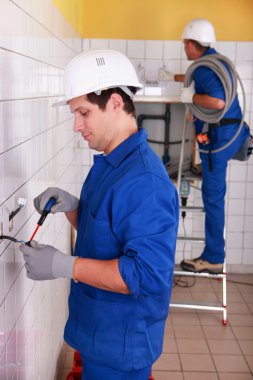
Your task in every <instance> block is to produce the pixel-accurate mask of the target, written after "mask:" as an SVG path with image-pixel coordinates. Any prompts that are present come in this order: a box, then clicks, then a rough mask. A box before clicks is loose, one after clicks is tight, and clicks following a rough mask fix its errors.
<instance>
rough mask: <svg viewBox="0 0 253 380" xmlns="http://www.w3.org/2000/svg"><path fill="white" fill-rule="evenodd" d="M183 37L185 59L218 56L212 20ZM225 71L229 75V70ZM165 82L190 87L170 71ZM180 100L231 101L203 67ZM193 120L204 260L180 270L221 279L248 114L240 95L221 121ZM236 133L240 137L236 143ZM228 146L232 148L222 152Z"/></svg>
mask: <svg viewBox="0 0 253 380" xmlns="http://www.w3.org/2000/svg"><path fill="white" fill-rule="evenodd" d="M182 38H183V43H184V50H185V53H186V56H187V58H188V59H189V60H190V61H196V62H198V60H199V59H203V58H205V57H207V56H209V57H210V56H211V55H213V54H217V52H216V51H215V49H213V48H211V44H212V43H214V42H215V41H216V38H215V31H214V27H213V25H212V24H211V23H210V22H209V21H208V20H205V19H195V20H192V21H191V22H189V23H188V24H187V25H186V27H185V29H184V31H183V35H182ZM224 58H226V57H224ZM221 65H224V63H221ZM225 67H226V70H227V71H228V72H229V76H230V77H231V71H230V69H229V68H228V67H227V65H226V64H225ZM222 68H223V70H224V66H223V67H222ZM160 78H161V79H167V80H173V79H174V80H175V81H177V82H185V75H173V74H172V73H169V72H166V71H163V72H160ZM229 79H230V78H229ZM231 87H232V86H231ZM181 101H182V103H186V104H187V105H188V106H189V107H190V108H191V105H192V104H193V105H195V106H197V107H201V108H203V109H206V110H207V112H210V111H211V112H219V111H220V110H224V109H225V107H226V96H225V90H224V87H223V83H222V81H221V80H220V78H219V76H218V75H217V74H216V73H215V72H214V71H213V70H212V69H210V68H209V67H207V66H205V65H204V64H203V65H200V66H198V67H197V68H196V69H195V71H194V73H193V81H192V83H191V85H190V86H188V87H184V88H183V89H182V91H181ZM192 116H193V121H194V125H195V133H196V138H197V141H198V145H199V149H200V158H201V161H202V198H203V203H204V209H205V247H204V250H203V252H202V254H201V256H200V257H198V258H195V259H192V260H183V261H182V262H181V264H180V265H181V268H182V269H183V270H187V271H192V272H207V273H211V274H219V273H222V272H223V263H224V259H225V241H224V225H225V194H226V170H227V163H228V161H229V160H230V159H231V158H236V159H240V160H245V159H247V158H248V154H249V148H248V147H249V145H250V143H251V139H250V133H249V128H248V126H247V124H246V123H243V121H242V120H243V115H242V111H241V108H240V105H239V101H238V96H237V94H236V93H235V96H234V99H233V102H232V104H231V106H230V107H229V108H228V109H227V110H226V112H225V113H224V115H223V117H222V119H221V120H219V122H217V123H204V121H203V120H201V119H199V118H196V117H195V115H194V114H193V115H192ZM240 127H241V128H240ZM239 129H240V131H239ZM237 131H238V136H237V137H236V138H235V139H233V136H235V135H236V133H237ZM232 140H233V141H232ZM225 145H226V146H227V147H226V149H223V147H224V146H225ZM216 151H217V152H216ZM212 153H214V154H212ZM238 156H240V157H238Z"/></svg>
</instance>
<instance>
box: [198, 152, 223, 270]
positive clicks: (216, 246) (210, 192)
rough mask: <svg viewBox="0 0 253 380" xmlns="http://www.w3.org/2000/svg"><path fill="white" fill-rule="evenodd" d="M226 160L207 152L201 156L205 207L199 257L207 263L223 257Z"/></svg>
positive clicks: (217, 261)
mask: <svg viewBox="0 0 253 380" xmlns="http://www.w3.org/2000/svg"><path fill="white" fill-rule="evenodd" d="M226 171H227V160H226V159H224V158H223V159H220V156H219V155H215V154H213V155H212V170H210V167H209V159H208V154H205V155H203V157H202V199H203V203H204V208H205V248H204V251H203V253H202V255H201V258H202V259H204V260H207V261H208V262H209V263H214V264H218V263H223V262H224V257H225V250H224V247H225V242H224V224H225V195H226Z"/></svg>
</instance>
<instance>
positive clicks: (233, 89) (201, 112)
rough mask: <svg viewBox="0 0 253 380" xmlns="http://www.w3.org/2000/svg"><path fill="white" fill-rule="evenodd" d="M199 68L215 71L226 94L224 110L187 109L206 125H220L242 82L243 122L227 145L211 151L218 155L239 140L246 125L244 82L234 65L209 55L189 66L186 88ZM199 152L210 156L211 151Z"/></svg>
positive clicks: (201, 150) (222, 57) (196, 107)
mask: <svg viewBox="0 0 253 380" xmlns="http://www.w3.org/2000/svg"><path fill="white" fill-rule="evenodd" d="M222 62H224V63H225V64H226V65H227V67H228V68H229V70H230V74H231V75H229V72H228V70H227V69H226V67H225V66H224V64H223V63H222ZM199 66H206V67H208V68H209V69H211V70H213V71H214V72H215V74H216V75H217V76H218V77H219V79H220V81H221V83H222V85H223V88H224V92H225V107H224V108H223V109H222V110H214V109H207V108H203V107H200V106H197V105H196V104H191V103H190V104H187V108H188V109H189V111H190V112H191V113H192V114H193V115H194V116H196V117H197V118H198V119H200V120H203V121H204V122H206V123H209V124H215V123H218V122H219V121H220V120H221V119H222V118H223V116H224V115H225V113H226V112H227V111H228V109H229V108H230V107H231V105H232V103H233V101H234V99H235V97H236V94H237V79H238V80H239V82H240V85H241V88H242V93H243V111H242V120H241V122H240V125H239V127H238V130H237V131H236V133H235V134H234V136H233V137H232V138H231V140H230V141H228V142H227V143H226V144H225V145H223V146H221V147H220V148H218V149H214V150H211V153H218V152H221V151H222V150H224V149H226V148H227V147H229V146H230V145H231V144H232V143H233V142H234V141H235V139H236V138H237V136H238V135H239V133H240V132H241V129H242V127H243V124H244V116H245V104H246V101H245V91H244V88H243V84H242V81H241V79H240V77H239V75H238V73H237V71H236V68H235V66H234V64H233V63H232V62H231V61H230V60H229V59H228V58H227V57H224V56H223V55H221V54H212V55H207V56H204V57H202V58H199V59H198V60H197V61H195V62H193V63H192V64H191V66H189V68H188V70H187V71H186V74H185V80H184V87H189V86H190V84H191V82H192V80H193V72H194V71H195V70H196V69H197V68H198V67H199ZM199 152H201V153H206V154H208V153H209V151H207V150H204V149H199Z"/></svg>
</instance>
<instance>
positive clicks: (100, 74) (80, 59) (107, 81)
mask: <svg viewBox="0 0 253 380" xmlns="http://www.w3.org/2000/svg"><path fill="white" fill-rule="evenodd" d="M127 86H132V87H135V88H137V89H141V88H142V84H141V83H140V82H139V80H138V77H137V74H136V71H135V69H134V66H133V65H132V63H131V62H130V60H129V59H128V58H127V57H126V56H125V55H124V54H122V53H120V52H118V51H115V50H91V51H88V52H86V53H81V54H79V55H78V56H76V57H75V58H73V59H72V60H71V61H70V62H69V63H68V65H67V67H66V70H65V74H64V90H65V96H64V99H62V100H61V101H59V102H56V103H54V104H53V106H62V105H66V104H67V103H68V101H69V100H71V99H73V98H76V97H78V96H81V95H86V94H89V93H91V92H96V93H97V95H100V93H101V91H102V90H105V89H108V88H114V87H120V88H121V89H122V90H123V91H125V92H126V93H127V94H128V95H129V96H130V97H133V94H132V92H131V91H130V90H129V89H128V88H127Z"/></svg>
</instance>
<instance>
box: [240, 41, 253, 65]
mask: <svg viewBox="0 0 253 380" xmlns="http://www.w3.org/2000/svg"><path fill="white" fill-rule="evenodd" d="M247 60H251V61H252V60H253V43H252V42H237V43H236V61H247Z"/></svg>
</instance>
